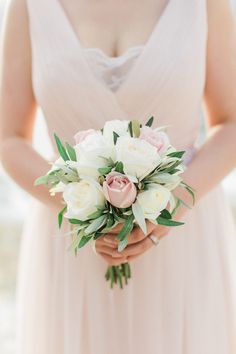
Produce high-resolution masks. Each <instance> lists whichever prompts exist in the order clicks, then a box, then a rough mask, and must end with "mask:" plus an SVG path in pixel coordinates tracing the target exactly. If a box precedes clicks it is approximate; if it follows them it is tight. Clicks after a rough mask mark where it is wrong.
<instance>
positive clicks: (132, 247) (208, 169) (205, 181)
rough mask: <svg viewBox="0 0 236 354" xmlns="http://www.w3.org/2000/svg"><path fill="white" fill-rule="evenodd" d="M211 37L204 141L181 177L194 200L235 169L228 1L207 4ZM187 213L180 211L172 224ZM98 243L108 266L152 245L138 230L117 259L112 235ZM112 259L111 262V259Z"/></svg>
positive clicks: (233, 56) (233, 45) (234, 42)
mask: <svg viewBox="0 0 236 354" xmlns="http://www.w3.org/2000/svg"><path fill="white" fill-rule="evenodd" d="M207 5H208V26H209V36H208V43H207V58H206V59H207V68H206V86H205V95H204V102H205V107H206V116H207V120H208V127H209V129H208V135H207V139H206V142H205V143H204V145H203V146H202V147H201V148H200V150H199V151H198V153H197V155H196V157H195V158H194V159H193V161H192V162H191V163H190V164H189V166H188V169H187V170H186V171H185V172H184V174H183V175H182V176H183V179H184V181H185V182H186V183H188V184H189V185H190V186H192V187H193V188H194V189H195V191H196V201H198V200H200V199H201V198H202V197H203V196H205V195H206V194H207V193H208V192H209V191H210V190H212V189H213V188H214V187H215V186H216V185H217V184H218V183H219V182H220V181H221V180H222V179H223V178H224V177H225V176H226V175H227V174H228V173H229V172H230V171H231V170H232V169H233V168H234V167H235V166H236V26H235V20H234V17H233V12H232V9H231V6H230V1H229V0H217V1H216V0H208V1H207ZM177 194H178V195H179V196H180V197H181V199H183V200H184V201H185V202H186V203H187V204H190V203H191V197H190V195H189V194H188V193H187V192H186V191H183V190H180V189H179V190H178V193H177ZM186 212H188V211H187V209H186V208H184V207H181V208H180V209H179V212H178V214H177V215H176V219H181V218H182V217H183V215H184V214H185V213H186ZM148 231H149V232H150V233H153V234H155V235H157V236H158V237H159V238H162V237H164V236H166V235H167V234H168V232H169V228H167V227H165V226H157V227H154V226H152V225H151V224H149V223H148ZM106 239H107V242H106V241H105V240H104V238H101V239H99V240H98V241H97V242H96V244H97V247H96V248H97V251H98V252H99V253H100V254H101V255H102V256H103V258H104V259H105V260H106V261H107V262H108V263H110V264H114V265H116V264H119V263H121V262H124V261H125V260H128V261H130V260H133V259H135V258H136V257H139V256H140V255H141V254H142V253H144V252H146V251H147V250H148V249H149V248H150V247H152V246H153V244H152V242H151V241H150V239H149V238H148V237H145V236H144V234H143V233H142V231H141V229H139V228H137V229H135V230H134V231H133V232H132V234H131V235H130V237H129V246H128V247H127V248H126V249H125V250H124V251H123V252H121V254H120V256H121V257H122V258H120V259H119V258H116V257H117V256H118V255H117V250H116V246H117V241H115V240H114V235H107V236H106ZM114 257H115V258H114Z"/></svg>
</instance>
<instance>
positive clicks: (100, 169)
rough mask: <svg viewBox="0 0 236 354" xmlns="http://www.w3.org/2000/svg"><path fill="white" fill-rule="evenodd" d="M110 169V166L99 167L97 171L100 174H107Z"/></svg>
mask: <svg viewBox="0 0 236 354" xmlns="http://www.w3.org/2000/svg"><path fill="white" fill-rule="evenodd" d="M111 170H112V167H100V168H98V172H99V173H100V174H101V175H107V174H108V173H110V172H111Z"/></svg>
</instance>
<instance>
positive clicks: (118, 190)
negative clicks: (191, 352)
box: [103, 172, 137, 208]
mask: <svg viewBox="0 0 236 354" xmlns="http://www.w3.org/2000/svg"><path fill="white" fill-rule="evenodd" d="M103 192H104V195H105V198H106V199H107V200H108V201H109V202H110V203H111V204H112V205H113V206H115V207H117V208H128V207H129V206H131V205H132V204H133V202H134V201H135V199H136V196H137V190H136V187H135V185H134V183H133V182H131V181H130V180H129V178H128V177H127V176H125V175H123V174H122V173H119V172H111V173H109V174H108V175H107V176H106V180H105V182H104V183H103Z"/></svg>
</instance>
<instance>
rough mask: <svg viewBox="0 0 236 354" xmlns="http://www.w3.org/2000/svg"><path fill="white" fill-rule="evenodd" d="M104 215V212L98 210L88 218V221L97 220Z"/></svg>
mask: <svg viewBox="0 0 236 354" xmlns="http://www.w3.org/2000/svg"><path fill="white" fill-rule="evenodd" d="M102 214H103V210H97V211H95V212H94V213H92V214H90V215H89V216H88V219H97V218H99V217H100V216H101V215H102Z"/></svg>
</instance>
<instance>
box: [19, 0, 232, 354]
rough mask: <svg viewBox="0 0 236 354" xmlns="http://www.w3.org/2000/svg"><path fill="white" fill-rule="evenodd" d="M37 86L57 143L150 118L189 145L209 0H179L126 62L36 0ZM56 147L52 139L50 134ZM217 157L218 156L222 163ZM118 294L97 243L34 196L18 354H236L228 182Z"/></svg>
mask: <svg viewBox="0 0 236 354" xmlns="http://www.w3.org/2000/svg"><path fill="white" fill-rule="evenodd" d="M28 11H29V20H30V34H31V44H32V83H33V89H34V93H35V97H36V99H37V102H38V105H39V106H40V107H41V109H42V111H43V113H44V116H45V119H46V122H47V127H48V132H49V135H50V137H51V139H52V136H53V133H54V132H55V131H56V132H57V134H58V135H59V136H61V137H62V139H63V140H67V141H69V142H71V143H73V136H74V134H75V133H76V132H77V131H78V130H80V129H88V128H101V127H102V126H103V124H104V122H105V121H106V120H110V119H115V118H116V119H117V118H119V119H123V118H124V119H133V118H136V119H140V120H141V121H146V120H147V119H148V118H149V117H150V116H151V115H154V116H155V117H156V118H157V123H156V124H158V125H166V124H167V125H170V129H169V134H170V138H171V140H172V143H173V144H174V145H176V146H177V147H178V148H180V149H191V147H193V146H194V145H195V143H196V140H197V138H198V135H199V129H200V116H201V105H202V97H203V90H204V85H205V77H206V72H205V69H206V65H205V64H206V42H207V33H208V32H207V11H206V0H188V1H186V0H170V1H169V3H168V5H167V6H166V8H165V10H164V12H163V14H162V16H161V17H160V18H159V20H158V21H157V23H156V25H155V28H154V29H153V32H152V34H151V35H150V37H149V39H148V41H147V42H146V44H145V45H140V46H137V47H132V48H130V49H129V50H128V51H127V52H126V53H124V54H123V55H121V56H120V57H118V58H110V57H107V56H106V55H105V54H104V53H103V52H101V50H99V49H96V48H90V49H84V48H82V46H81V43H80V40H79V38H78V36H77V35H76V34H75V32H74V31H73V29H72V26H71V24H70V22H69V20H68V17H66V14H65V12H64V11H63V9H62V7H61V6H60V4H59V1H58V0H50V1H48V0H40V1H38V0H28ZM52 140H53V139H52ZM212 158H215V157H214V156H213V157H212ZM185 222H186V223H185V225H184V227H181V228H175V229H172V230H171V233H170V234H169V236H168V237H166V238H164V239H163V240H162V241H161V242H160V244H159V245H158V247H153V248H152V249H151V250H150V251H149V252H147V253H145V254H144V255H143V256H142V257H140V258H138V259H136V260H135V261H134V262H133V263H132V280H131V281H130V284H129V285H128V286H127V287H126V288H125V289H124V290H120V289H119V288H115V289H113V290H110V288H109V287H108V284H107V283H106V282H105V279H104V273H105V270H106V267H107V264H106V263H105V262H104V261H103V259H102V258H101V257H99V256H98V255H96V254H95V253H94V252H93V250H92V248H91V247H89V246H87V247H85V248H83V249H82V250H81V251H80V253H79V254H78V256H77V257H75V256H74V255H73V254H72V253H70V252H68V251H67V250H66V249H67V246H68V244H69V242H70V240H69V238H68V236H66V232H67V231H68V230H67V227H66V226H64V228H63V229H62V230H61V231H59V230H58V226H57V221H56V213H55V212H54V211H53V210H50V209H49V208H48V207H47V206H45V205H42V204H40V203H39V202H38V201H36V200H34V201H32V203H31V206H30V211H29V220H27V221H26V224H25V230H24V235H23V241H22V249H21V257H20V273H19V281H18V309H19V313H18V314H19V316H18V352H17V353H19V354H143V353H146V354H235V353H236V335H235V334H236V277H235V272H236V233H235V229H234V224H233V218H232V215H231V212H230V209H229V205H228V203H227V201H226V198H225V195H224V193H223V191H222V188H221V186H217V187H216V188H214V189H213V190H212V191H211V192H210V193H209V194H208V195H207V196H205V197H204V198H203V199H202V200H201V201H200V202H199V203H198V204H197V205H196V206H195V207H194V209H193V210H191V211H190V212H189V213H188V215H187V216H186V218H185Z"/></svg>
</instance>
